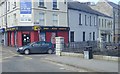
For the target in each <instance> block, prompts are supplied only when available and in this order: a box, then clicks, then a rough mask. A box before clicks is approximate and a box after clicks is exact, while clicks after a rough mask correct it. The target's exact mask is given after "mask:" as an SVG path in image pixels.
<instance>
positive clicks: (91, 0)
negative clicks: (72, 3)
mask: <svg viewBox="0 0 120 74" xmlns="http://www.w3.org/2000/svg"><path fill="white" fill-rule="evenodd" d="M76 1H80V2H95V3H96V2H98V1H99V0H76ZM109 1H111V2H114V3H116V4H118V2H119V1H120V0H109Z"/></svg>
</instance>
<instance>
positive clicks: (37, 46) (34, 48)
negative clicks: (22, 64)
mask: <svg viewBox="0 0 120 74" xmlns="http://www.w3.org/2000/svg"><path fill="white" fill-rule="evenodd" d="M39 49H40V44H39V42H36V43H34V44H32V45H31V53H40V51H39Z"/></svg>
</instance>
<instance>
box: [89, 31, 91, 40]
mask: <svg viewBox="0 0 120 74" xmlns="http://www.w3.org/2000/svg"><path fill="white" fill-rule="evenodd" d="M89 41H91V33H89Z"/></svg>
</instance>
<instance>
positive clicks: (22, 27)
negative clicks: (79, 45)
mask: <svg viewBox="0 0 120 74" xmlns="http://www.w3.org/2000/svg"><path fill="white" fill-rule="evenodd" d="M1 3H2V6H3V7H2V6H1V5H0V8H1V9H0V10H3V13H1V16H0V21H2V22H1V23H0V25H1V26H2V27H1V28H6V31H5V32H4V34H5V36H4V43H5V44H6V45H8V46H23V45H26V44H27V43H30V42H34V41H47V42H52V43H53V44H54V43H55V37H56V36H62V37H64V38H65V43H68V39H69V38H68V35H69V27H68V23H67V2H66V0H49V1H48V0H5V1H4V0H3V1H2V2H1ZM6 4H7V5H6ZM4 7H5V8H6V10H7V12H6V14H5V13H4V11H6V10H5V9H4ZM5 18H6V20H5ZM6 24H7V25H6Z"/></svg>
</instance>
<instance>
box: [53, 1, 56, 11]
mask: <svg viewBox="0 0 120 74" xmlns="http://www.w3.org/2000/svg"><path fill="white" fill-rule="evenodd" d="M53 9H57V0H53Z"/></svg>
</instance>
